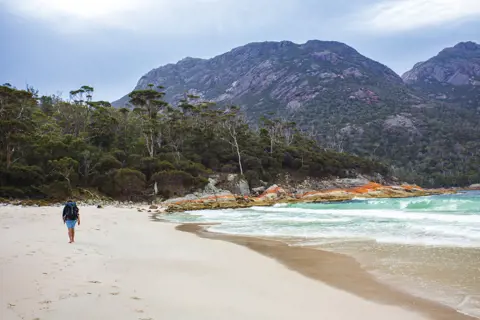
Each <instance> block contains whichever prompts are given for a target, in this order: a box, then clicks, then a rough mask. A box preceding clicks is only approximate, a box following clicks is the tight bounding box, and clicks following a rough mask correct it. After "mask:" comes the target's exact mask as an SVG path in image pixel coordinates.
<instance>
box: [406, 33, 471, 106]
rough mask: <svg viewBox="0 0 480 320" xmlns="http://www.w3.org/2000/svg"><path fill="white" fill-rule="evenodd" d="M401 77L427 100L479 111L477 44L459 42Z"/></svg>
mask: <svg viewBox="0 0 480 320" xmlns="http://www.w3.org/2000/svg"><path fill="white" fill-rule="evenodd" d="M402 78H403V80H404V81H405V83H407V84H408V85H410V86H412V88H414V89H416V90H419V91H422V92H425V93H427V94H428V95H429V97H430V98H433V99H437V100H442V101H448V102H454V103H461V104H463V105H465V106H470V107H474V108H480V45H479V44H476V43H474V42H461V43H459V44H457V45H456V46H454V47H451V48H446V49H444V50H442V51H441V52H440V53H439V54H438V55H436V56H435V57H433V58H431V59H429V60H427V61H425V62H421V63H418V64H416V65H415V66H414V67H413V69H412V70H410V71H408V72H406V73H405V74H404V75H403V76H402Z"/></svg>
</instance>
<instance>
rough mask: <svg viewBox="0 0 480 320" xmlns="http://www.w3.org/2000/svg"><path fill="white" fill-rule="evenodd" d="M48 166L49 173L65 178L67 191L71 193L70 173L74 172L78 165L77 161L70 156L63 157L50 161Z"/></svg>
mask: <svg viewBox="0 0 480 320" xmlns="http://www.w3.org/2000/svg"><path fill="white" fill-rule="evenodd" d="M50 166H51V168H52V171H51V173H53V174H58V175H60V176H61V177H63V178H64V179H65V181H66V182H67V185H68V191H69V193H70V194H71V193H72V181H71V178H72V175H73V174H74V173H75V172H76V170H77V167H78V162H77V161H75V160H73V159H72V158H69V157H65V158H61V159H59V160H53V161H50Z"/></svg>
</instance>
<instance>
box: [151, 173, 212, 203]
mask: <svg viewBox="0 0 480 320" xmlns="http://www.w3.org/2000/svg"><path fill="white" fill-rule="evenodd" d="M152 180H153V181H154V182H156V183H157V186H158V190H159V192H160V194H161V195H163V196H164V197H172V196H183V195H185V194H186V193H188V192H192V191H194V190H195V189H198V188H202V187H204V186H205V185H206V184H207V183H208V180H207V179H206V178H203V177H194V176H193V175H192V174H190V173H188V172H185V171H180V170H171V171H162V172H157V173H155V174H154V175H153V177H152Z"/></svg>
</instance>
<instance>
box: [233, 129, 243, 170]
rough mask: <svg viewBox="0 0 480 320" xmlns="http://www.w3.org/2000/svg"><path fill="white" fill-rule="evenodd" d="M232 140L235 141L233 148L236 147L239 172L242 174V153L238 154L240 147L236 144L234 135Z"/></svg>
mask: <svg viewBox="0 0 480 320" xmlns="http://www.w3.org/2000/svg"><path fill="white" fill-rule="evenodd" d="M233 142H234V143H235V149H237V156H238V165H239V166H240V174H241V175H242V176H243V167H242V155H241V154H240V148H239V146H238V142H237V138H236V137H234V138H233Z"/></svg>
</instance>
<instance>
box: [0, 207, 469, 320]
mask: <svg viewBox="0 0 480 320" xmlns="http://www.w3.org/2000/svg"><path fill="white" fill-rule="evenodd" d="M81 215H82V225H81V226H80V227H78V228H77V236H76V243H75V244H69V243H68V237H67V230H66V227H65V226H64V225H63V223H62V221H61V208H59V207H44V208H22V207H0V230H1V231H0V252H1V255H0V271H1V289H0V319H2V320H17V319H24V320H34V319H38V320H44V319H48V320H60V319H61V320H65V319H70V320H77V319H78V320H84V319H106V318H107V317H111V318H112V319H117V320H122V319H125V320H126V319H128V320H131V319H139V320H157V319H329V320H336V319H338V320H340V319H342V320H345V319H359V318H361V319H369V320H375V319H379V320H380V319H382V320H383V319H389V320H396V319H398V320H400V319H401V320H420V319H441V318H440V317H437V315H440V314H442V313H444V312H448V311H446V310H445V308H442V307H438V309H435V308H436V307H435V305H433V304H429V303H427V302H419V307H418V308H406V307H405V305H406V304H405V303H404V302H405V299H406V298H405V297H404V296H395V295H394V294H392V293H390V294H389V296H388V297H389V298H386V299H385V301H382V299H374V297H373V296H374V295H381V294H382V291H381V290H382V289H381V288H377V287H375V288H373V289H372V290H377V291H375V292H373V293H372V292H371V293H370V294H371V295H372V297H370V296H369V295H366V296H365V297H362V294H360V293H358V292H355V290H350V291H349V290H347V289H348V288H345V287H344V286H342V285H335V284H334V283H333V282H332V283H328V281H326V282H322V281H318V280H322V277H321V276H312V275H309V274H305V272H303V274H302V272H297V271H295V269H296V268H297V267H298V266H297V265H295V263H291V264H290V265H289V264H288V263H286V264H284V263H281V261H279V260H281V259H280V258H279V257H278V255H280V254H281V253H279V252H277V253H276V255H273V257H274V258H277V259H272V258H270V257H268V255H269V254H268V252H265V250H264V249H261V248H260V249H258V248H257V250H255V248H252V245H251V244H250V245H247V244H245V243H242V244H244V246H241V245H237V244H234V243H230V242H227V241H223V240H219V239H215V238H209V237H207V238H201V237H198V236H196V235H195V234H192V233H188V232H181V231H179V230H176V228H175V227H176V226H175V225H173V224H168V223H159V222H155V221H152V219H150V217H149V214H147V213H140V212H137V211H136V210H135V209H119V208H110V207H107V208H104V209H97V208H94V207H82V208H81ZM245 245H246V246H248V247H251V248H252V249H254V250H251V249H249V248H247V247H246V246H245ZM276 250H277V251H279V250H280V251H281V252H286V251H284V250H282V249H276ZM262 251H263V252H262ZM267 251H268V250H267ZM296 252H298V251H296ZM329 261H330V262H331V263H330V264H329V266H330V268H332V269H334V268H336V267H337V266H338V264H341V263H344V262H342V261H333V262H332V260H329ZM284 262H285V261H284ZM297 262H298V261H297ZM305 263H307V264H308V263H311V261H310V260H306V261H304V264H305ZM304 270H305V268H304ZM328 270H329V268H328V267H325V266H324V268H323V271H320V273H322V272H323V274H324V275H325V274H328ZM342 270H346V269H342ZM348 270H352V272H355V274H354V275H351V277H352V279H361V281H360V280H358V283H357V284H358V286H363V285H365V283H366V282H365V281H367V280H365V279H363V278H361V277H360V276H359V275H358V272H360V271H354V269H348ZM359 277H360V278H359ZM317 279H318V280H317ZM362 281H363V282H362ZM347 282H348V281H347ZM327 283H328V284H327ZM353 286H355V284H353ZM359 288H360V287H359ZM367 290H368V288H367ZM360 291H361V290H360ZM396 297H397V298H398V300H399V303H398V305H396V303H395V299H397V298H396ZM414 304H415V303H414ZM423 304H424V305H423ZM407 306H408V304H407ZM422 308H424V309H425V310H424V312H422ZM450 312H451V313H450V314H449V315H450V316H449V317H448V318H443V319H457V318H458V319H468V317H466V316H462V315H460V314H455V313H453V311H450ZM437 313H438V314H437ZM447 316H448V314H447Z"/></svg>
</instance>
